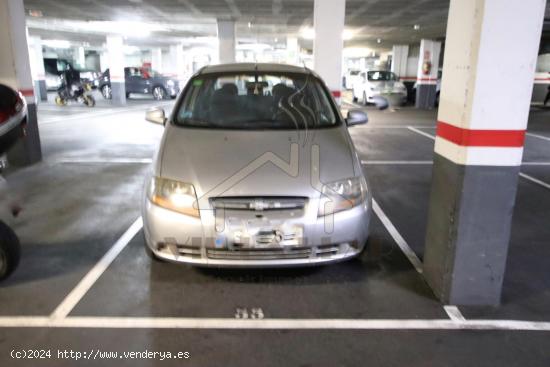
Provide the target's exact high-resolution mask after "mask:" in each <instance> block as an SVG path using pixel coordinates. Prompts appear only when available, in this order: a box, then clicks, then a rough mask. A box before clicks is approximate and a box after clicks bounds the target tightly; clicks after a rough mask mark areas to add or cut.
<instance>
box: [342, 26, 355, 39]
mask: <svg viewBox="0 0 550 367" xmlns="http://www.w3.org/2000/svg"><path fill="white" fill-rule="evenodd" d="M354 35H355V32H354V31H352V30H349V29H344V32H343V33H342V38H343V39H344V41H349V40H350V39H352V38H353V36H354Z"/></svg>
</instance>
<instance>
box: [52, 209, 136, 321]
mask: <svg viewBox="0 0 550 367" xmlns="http://www.w3.org/2000/svg"><path fill="white" fill-rule="evenodd" d="M142 227H143V221H142V219H141V217H139V218H138V219H136V221H135V222H134V223H133V224H132V225H131V226H130V228H128V229H127V230H126V232H124V234H123V235H122V236H121V237H120V238H119V239H118V241H116V242H115V244H114V245H113V247H111V249H110V250H109V251H107V253H106V254H105V255H104V256H103V257H102V258H101V260H99V262H98V263H97V264H96V265H95V266H94V267H93V268H92V269H91V270H90V271H89V272H88V274H86V275H85V276H84V278H82V280H81V281H80V282H79V283H78V284H77V286H76V287H74V289H73V290H72V291H71V293H69V294H68V295H67V297H65V299H64V300H63V301H62V302H61V303H60V304H59V306H57V308H56V309H55V310H54V311H53V312H52V314H51V315H50V318H52V319H63V318H65V317H67V315H68V314H69V313H70V312H71V311H72V309H73V308H74V307H75V306H76V305H77V303H78V302H80V300H81V299H82V297H84V295H85V294H86V293H87V292H88V291H89V290H90V288H92V286H93V285H94V283H95V282H96V281H97V280H98V279H99V277H100V276H101V274H103V272H104V271H105V270H106V269H107V267H108V266H109V265H110V264H111V263H112V262H113V261H114V260H115V258H116V257H117V256H118V254H120V252H121V251H122V250H124V248H125V247H126V245H128V243H129V242H130V241H131V240H132V238H134V236H135V235H136V233H138V232H139V230H140V229H141V228H142Z"/></svg>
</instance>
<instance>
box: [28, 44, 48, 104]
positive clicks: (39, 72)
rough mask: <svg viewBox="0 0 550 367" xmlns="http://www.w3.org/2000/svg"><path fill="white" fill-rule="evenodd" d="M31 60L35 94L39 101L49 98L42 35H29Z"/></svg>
mask: <svg viewBox="0 0 550 367" xmlns="http://www.w3.org/2000/svg"><path fill="white" fill-rule="evenodd" d="M29 61H30V64H31V74H32V80H33V83H34V94H35V95H36V97H37V99H38V100H39V101H43V102H46V101H47V100H48V90H47V88H46V70H45V69H44V55H43V54H42V40H41V39H40V37H37V36H34V37H29Z"/></svg>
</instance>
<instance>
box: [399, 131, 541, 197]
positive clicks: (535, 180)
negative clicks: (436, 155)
mask: <svg viewBox="0 0 550 367" xmlns="http://www.w3.org/2000/svg"><path fill="white" fill-rule="evenodd" d="M409 130H411V131H414V132H415V133H418V134H421V135H424V136H426V137H428V138H430V139H432V140H435V137H434V136H432V135H430V134H428V133H425V132H423V131H420V130H418V129H416V128H414V127H409ZM521 165H522V166H548V165H550V164H549V162H522V163H521ZM519 175H520V176H521V177H523V178H525V179H526V180H529V181H531V182H534V183H536V184H538V185H541V186H542V187H545V188H547V189H550V184H547V183H546V182H543V181H541V180H538V179H536V178H534V177H532V176H529V175H526V174H525V173H522V172H520V173H519Z"/></svg>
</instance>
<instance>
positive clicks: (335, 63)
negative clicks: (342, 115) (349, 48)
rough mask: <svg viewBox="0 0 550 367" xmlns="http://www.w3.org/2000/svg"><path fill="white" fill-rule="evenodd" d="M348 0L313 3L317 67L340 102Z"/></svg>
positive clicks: (316, 69)
mask: <svg viewBox="0 0 550 367" xmlns="http://www.w3.org/2000/svg"><path fill="white" fill-rule="evenodd" d="M345 17H346V0H315V3H314V6H313V25H314V29H315V39H314V41H313V65H314V66H313V68H314V69H315V71H316V72H317V73H318V74H319V75H320V76H321V77H322V78H323V80H324V81H325V83H326V84H327V87H328V88H329V89H330V90H331V92H332V94H333V96H334V98H335V99H336V100H337V102H338V103H340V97H341V93H342V92H341V90H342V52H343V48H344V39H343V33H344V22H345Z"/></svg>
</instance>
